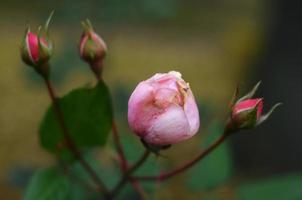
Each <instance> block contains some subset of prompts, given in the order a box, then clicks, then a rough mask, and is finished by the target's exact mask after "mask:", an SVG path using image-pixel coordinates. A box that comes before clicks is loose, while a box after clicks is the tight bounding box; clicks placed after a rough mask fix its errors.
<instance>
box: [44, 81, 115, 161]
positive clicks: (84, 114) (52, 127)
mask: <svg viewBox="0 0 302 200" xmlns="http://www.w3.org/2000/svg"><path fill="white" fill-rule="evenodd" d="M59 104H60V107H61V109H62V111H63V115H64V119H65V122H66V125H67V127H68V129H69V132H70V135H71V136H72V138H73V140H74V141H75V143H76V145H77V146H78V148H80V149H83V148H85V149H87V148H88V147H95V146H102V145H104V144H105V143H106V140H107V136H108V134H109V132H110V130H111V124H112V108H111V101H110V96H109V92H108V89H107V87H106V85H105V84H104V83H103V82H99V83H98V84H97V85H96V86H95V87H93V88H86V87H85V88H80V89H75V90H73V91H71V92H70V93H69V94H67V95H65V96H64V97H62V98H60V99H59ZM40 140H41V144H42V146H43V147H44V148H45V149H47V150H49V151H50V152H57V151H58V149H57V147H58V145H59V144H62V143H63V142H64V137H63V133H62V130H61V127H60V126H59V123H58V121H57V118H56V117H55V114H54V111H53V107H52V106H51V107H50V108H48V110H47V112H46V114H45V116H44V118H43V120H42V123H41V126H40ZM60 153H61V155H62V157H63V158H71V155H70V153H69V152H68V151H67V150H66V149H65V150H63V151H62V150H61V151H60Z"/></svg>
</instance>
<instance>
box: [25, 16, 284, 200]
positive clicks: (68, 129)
mask: <svg viewBox="0 0 302 200" xmlns="http://www.w3.org/2000/svg"><path fill="white" fill-rule="evenodd" d="M50 18H51V17H50ZM50 18H49V19H48V20H47V22H46V25H45V28H44V29H43V31H44V35H43V36H42V33H41V31H42V28H39V33H38V34H35V33H32V32H31V31H30V30H29V29H27V30H26V33H25V36H24V38H23V42H22V45H21V57H22V59H23V61H24V62H25V63H26V64H28V65H30V66H32V67H33V68H34V69H35V71H36V72H37V73H38V74H39V75H40V76H41V77H42V79H43V80H44V82H45V85H46V88H47V91H48V94H49V96H50V99H51V101H52V104H51V106H50V108H49V109H48V111H47V112H46V114H45V116H44V118H43V120H42V123H41V127H40V131H39V132H40V141H41V145H42V147H43V148H45V149H46V150H48V151H49V152H51V153H52V154H53V155H55V156H56V158H57V160H58V161H59V163H60V165H59V166H58V167H57V168H55V169H51V170H48V171H46V172H43V173H42V172H40V173H39V175H37V177H34V178H33V180H32V183H31V185H30V187H29V188H28V190H27V192H26V194H25V199H33V200H36V199H37V200H38V199H39V200H41V199H42V200H43V199H70V195H71V193H70V191H69V192H66V191H67V190H68V189H70V187H71V186H70V185H69V182H68V180H67V179H66V178H63V177H66V176H67V177H71V178H75V179H76V180H78V181H79V182H81V183H82V185H85V186H87V187H89V191H92V192H89V193H86V196H84V197H79V198H80V199H94V198H95V199H99V198H103V199H107V200H108V199H116V198H119V195H120V193H121V190H122V189H123V188H124V187H125V185H126V184H127V183H130V184H131V186H132V188H133V191H136V193H137V194H138V196H139V198H140V199H144V198H145V195H144V187H143V185H142V183H143V182H145V181H155V182H161V181H164V180H167V179H169V178H172V177H174V176H176V175H178V174H181V173H183V172H185V171H186V170H189V169H190V168H192V167H193V166H194V165H195V164H196V163H198V162H202V160H203V158H205V157H206V156H207V155H208V154H210V153H212V152H213V150H215V149H216V148H217V147H218V146H219V145H220V144H221V143H223V142H224V141H225V139H226V138H228V137H229V136H230V135H232V134H234V133H236V132H239V131H240V130H243V129H251V128H254V127H256V126H258V125H260V124H261V123H263V122H264V121H265V120H267V119H268V117H269V116H270V115H271V113H272V112H273V110H274V109H275V108H276V107H277V106H278V105H280V104H276V105H275V106H274V107H273V108H272V109H271V110H270V111H269V112H268V113H267V114H265V115H264V114H263V102H264V101H263V99H262V98H253V96H254V94H255V92H256V90H257V88H258V86H259V84H257V85H256V86H255V87H254V88H253V90H252V91H251V92H249V93H248V94H247V95H245V96H243V97H242V98H239V99H238V93H237V92H236V94H235V98H234V99H233V101H232V102H231V105H230V108H229V115H228V119H227V122H226V124H225V127H224V131H223V133H222V134H221V135H220V136H219V137H218V138H217V139H216V140H215V141H214V142H212V143H211V144H210V145H209V146H208V147H206V148H205V149H201V150H196V151H197V152H199V153H198V154H197V156H195V157H194V158H193V159H189V160H188V161H186V162H184V164H182V165H180V166H179V167H177V168H176V169H172V170H171V171H162V172H161V173H159V174H158V175H148V174H143V175H141V174H140V175H137V174H136V171H137V170H139V169H140V168H141V167H142V165H144V164H145V163H146V162H147V159H148V157H149V156H150V155H152V154H153V153H155V154H156V155H158V153H159V152H161V151H164V150H165V149H166V148H168V147H171V146H172V145H173V146H174V145H175V148H177V146H176V144H177V143H180V142H182V141H185V140H188V139H190V138H192V137H193V136H194V135H195V134H196V133H197V132H198V130H199V126H200V119H199V111H198V106H197V103H196V100H195V98H194V95H193V92H192V89H191V87H190V85H189V83H187V82H186V81H185V80H184V79H183V78H182V75H181V73H180V72H177V71H171V72H168V73H157V74H155V75H153V76H151V77H150V78H149V79H147V80H144V81H142V82H140V83H139V84H138V85H137V86H136V88H135V89H134V91H133V92H132V94H131V96H130V98H129V102H128V123H129V127H130V128H131V130H132V131H133V133H134V134H136V135H137V136H138V137H139V139H140V140H141V142H142V144H143V146H142V147H143V148H142V150H143V151H142V156H141V157H140V158H139V159H138V160H137V161H136V162H134V163H130V162H129V160H128V159H127V157H128V156H129V155H126V154H125V151H124V150H125V149H124V145H123V141H121V137H120V134H119V132H118V129H117V125H116V124H115V121H114V119H113V114H112V108H111V97H110V94H109V90H108V88H107V86H106V84H105V82H104V81H103V79H102V71H103V69H104V63H103V60H104V58H105V55H106V53H107V45H106V44H105V42H104V40H103V39H102V38H101V37H100V36H99V35H98V34H97V33H96V32H95V31H94V29H93V27H92V25H91V23H90V22H89V21H88V20H87V21H85V22H84V23H83V26H84V32H83V34H82V37H81V39H80V42H79V53H80V56H81V58H82V59H83V60H84V61H85V62H87V64H89V66H90V68H91V70H92V72H93V73H94V74H95V76H96V78H97V84H96V85H95V86H94V87H92V88H91V87H90V88H87V87H84V88H79V89H76V90H73V91H72V92H70V93H69V94H67V95H65V96H63V97H60V98H59V97H57V94H56V92H55V90H54V87H53V84H52V82H51V80H50V71H49V70H50V68H51V67H50V58H51V55H52V51H53V45H52V42H51V40H50V39H49V31H48V26H49V22H50ZM237 99H238V100H237ZM110 131H112V136H113V140H114V144H115V147H116V150H117V154H118V161H119V162H118V163H119V166H120V170H121V174H122V175H121V176H120V177H119V180H117V181H116V182H115V184H114V185H113V186H110V187H109V186H108V183H105V182H104V179H103V176H100V172H99V171H98V170H97V169H96V167H94V165H93V164H92V163H91V161H89V159H87V157H86V156H85V155H86V154H87V151H89V150H92V149H93V148H96V147H100V146H104V145H105V144H106V141H107V136H108V134H109V133H110ZM127 137H130V136H127ZM74 163H77V164H78V165H79V167H80V168H81V170H83V171H84V172H85V173H86V175H87V176H88V177H89V178H88V179H87V178H85V179H81V178H80V177H78V175H79V174H77V173H76V174H74ZM60 169H61V172H65V175H63V174H60ZM74 175H75V176H76V177H74ZM103 175H104V174H103ZM45 177H47V180H46V181H45V180H44V179H45ZM54 180H56V181H58V180H59V183H60V185H59V186H58V185H55V184H54V182H55V181H54ZM41 182H43V183H46V184H43V185H42V186H39V187H38V186H37V185H39V184H40V183H41ZM55 183H56V184H57V182H55ZM45 185H46V186H45ZM47 185H49V187H48V186H47ZM65 186H66V187H65ZM37 188H38V189H37ZM62 188H65V190H64V192H63V193H62V192H61V193H60V192H58V190H61V189H62ZM45 189H47V190H49V191H47V193H45V192H44V190H45ZM93 193H96V194H97V196H95V197H93V198H92V197H88V196H89V195H91V194H93ZM76 196H77V195H75V196H73V198H72V199H76ZM125 198H126V197H124V199H125Z"/></svg>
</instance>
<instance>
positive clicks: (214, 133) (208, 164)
mask: <svg viewBox="0 0 302 200" xmlns="http://www.w3.org/2000/svg"><path fill="white" fill-rule="evenodd" d="M222 132H223V129H222V127H221V126H219V125H218V124H214V125H213V127H212V128H210V133H211V135H210V136H209V138H208V139H207V141H206V145H205V144H204V145H202V148H205V147H207V146H208V145H209V144H211V142H212V141H213V140H214V139H216V138H218V137H219V135H220V134H221V133H222ZM187 173H188V179H187V185H188V187H189V188H190V189H191V190H193V191H201V190H207V189H210V188H213V187H217V186H218V185H220V184H223V183H224V182H225V181H226V180H228V178H229V177H230V176H231V175H232V159H231V158H230V154H229V148H228V145H227V144H226V143H225V142H224V143H223V144H221V145H220V146H219V147H218V148H217V149H215V150H214V151H213V152H212V153H210V155H208V156H207V157H205V158H204V159H203V160H201V161H200V162H199V163H198V164H196V166H194V167H193V168H192V169H190V170H189V171H188V172H187Z"/></svg>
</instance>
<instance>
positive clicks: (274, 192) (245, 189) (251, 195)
mask: <svg viewBox="0 0 302 200" xmlns="http://www.w3.org/2000/svg"><path fill="white" fill-rule="evenodd" d="M301 185H302V174H299V175H298V174H297V175H295V174H293V175H287V176H279V177H274V178H271V179H264V180H259V181H257V182H253V183H246V184H243V185H240V187H239V188H238V190H237V195H238V197H239V198H238V199H244V200H255V199H258V200H269V199H273V200H285V199H286V200H297V199H302V190H301Z"/></svg>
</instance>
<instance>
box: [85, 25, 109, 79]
mask: <svg viewBox="0 0 302 200" xmlns="http://www.w3.org/2000/svg"><path fill="white" fill-rule="evenodd" d="M83 26H84V32H83V34H82V37H81V39H80V43H79V52H80V56H81V58H82V59H83V60H85V61H86V62H88V63H89V64H90V66H91V69H92V70H93V72H94V73H95V74H96V75H97V76H98V77H99V76H100V74H101V71H102V67H103V59H104V57H105V55H106V52H107V46H106V43H105V42H104V41H103V39H102V38H101V37H100V36H99V35H98V34H96V33H95V31H94V29H93V27H92V25H91V23H90V22H89V21H88V20H87V21H85V22H83Z"/></svg>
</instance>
